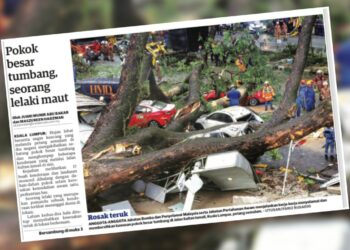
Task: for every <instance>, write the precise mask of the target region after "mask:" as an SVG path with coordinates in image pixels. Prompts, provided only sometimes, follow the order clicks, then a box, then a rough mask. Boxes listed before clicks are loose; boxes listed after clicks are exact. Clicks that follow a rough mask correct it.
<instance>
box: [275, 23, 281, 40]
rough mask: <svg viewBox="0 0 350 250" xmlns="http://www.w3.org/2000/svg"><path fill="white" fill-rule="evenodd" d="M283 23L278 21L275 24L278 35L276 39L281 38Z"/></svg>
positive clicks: (276, 34)
mask: <svg viewBox="0 0 350 250" xmlns="http://www.w3.org/2000/svg"><path fill="white" fill-rule="evenodd" d="M281 33H282V31H281V25H280V23H279V22H278V21H277V22H276V24H275V37H276V40H280V39H281Z"/></svg>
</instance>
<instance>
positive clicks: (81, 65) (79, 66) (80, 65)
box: [73, 54, 91, 74]
mask: <svg viewBox="0 0 350 250" xmlns="http://www.w3.org/2000/svg"><path fill="white" fill-rule="evenodd" d="M73 64H74V65H75V67H76V70H77V72H78V74H79V73H88V72H89V71H91V68H90V66H89V65H87V64H86V63H85V62H84V58H83V57H81V56H78V55H77V54H74V55H73Z"/></svg>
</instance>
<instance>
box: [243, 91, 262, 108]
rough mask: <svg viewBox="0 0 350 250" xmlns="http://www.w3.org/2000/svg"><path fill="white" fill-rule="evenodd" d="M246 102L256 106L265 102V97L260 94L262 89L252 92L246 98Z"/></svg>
mask: <svg viewBox="0 0 350 250" xmlns="http://www.w3.org/2000/svg"><path fill="white" fill-rule="evenodd" d="M247 101H248V104H249V105H250V106H256V105H258V104H263V103H265V102H266V100H265V98H264V97H263V96H262V89H261V90H258V91H255V92H253V93H252V94H251V95H249V96H248V98H247Z"/></svg>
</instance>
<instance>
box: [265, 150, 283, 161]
mask: <svg viewBox="0 0 350 250" xmlns="http://www.w3.org/2000/svg"><path fill="white" fill-rule="evenodd" d="M267 154H268V155H269V156H270V157H271V159H273V160H275V161H279V160H282V159H283V155H282V154H281V152H280V150H279V149H278V148H275V149H272V150H270V151H268V152H267Z"/></svg>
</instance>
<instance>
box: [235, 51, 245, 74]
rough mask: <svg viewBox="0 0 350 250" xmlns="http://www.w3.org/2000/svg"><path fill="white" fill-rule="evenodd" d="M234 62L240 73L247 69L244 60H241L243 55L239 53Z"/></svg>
mask: <svg viewBox="0 0 350 250" xmlns="http://www.w3.org/2000/svg"><path fill="white" fill-rule="evenodd" d="M235 64H236V66H237V68H238V69H239V72H240V73H244V72H246V71H247V66H246V65H245V63H244V61H243V56H242V55H239V56H238V58H237V59H236V61H235Z"/></svg>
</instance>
